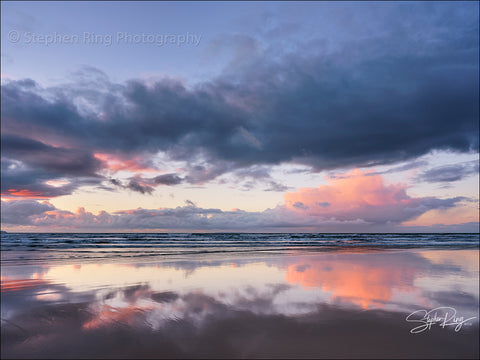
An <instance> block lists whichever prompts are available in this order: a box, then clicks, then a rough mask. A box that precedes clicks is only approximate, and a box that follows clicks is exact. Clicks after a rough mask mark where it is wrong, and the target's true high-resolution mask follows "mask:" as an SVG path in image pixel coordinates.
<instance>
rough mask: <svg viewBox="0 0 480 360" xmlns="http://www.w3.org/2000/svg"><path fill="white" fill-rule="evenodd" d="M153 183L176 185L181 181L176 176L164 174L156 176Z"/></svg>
mask: <svg viewBox="0 0 480 360" xmlns="http://www.w3.org/2000/svg"><path fill="white" fill-rule="evenodd" d="M153 181H154V182H155V183H156V184H161V185H178V184H180V183H182V181H183V179H182V178H181V177H180V176H178V175H176V174H164V175H158V176H156V177H155V178H154V179H153Z"/></svg>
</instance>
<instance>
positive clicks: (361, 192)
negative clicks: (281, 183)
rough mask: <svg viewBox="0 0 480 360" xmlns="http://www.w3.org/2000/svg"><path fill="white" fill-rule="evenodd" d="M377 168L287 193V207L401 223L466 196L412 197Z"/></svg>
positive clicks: (328, 216)
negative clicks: (383, 176)
mask: <svg viewBox="0 0 480 360" xmlns="http://www.w3.org/2000/svg"><path fill="white" fill-rule="evenodd" d="M373 173H374V171H365V172H361V171H360V170H354V171H353V172H351V173H348V174H345V175H344V176H342V177H340V178H333V179H332V178H330V179H329V181H328V184H327V185H320V186H319V187H318V188H301V189H300V190H299V191H298V192H294V193H287V194H285V195H284V199H285V205H286V207H287V209H291V210H292V211H296V212H300V213H302V214H304V215H307V216H316V217H318V218H323V219H336V220H356V219H362V220H364V221H366V222H369V223H383V224H385V223H388V222H394V223H401V222H403V221H406V220H409V219H413V218H416V217H418V216H419V215H421V214H423V213H425V212H426V211H428V210H430V209H439V208H443V209H446V208H451V207H454V206H455V205H456V204H457V203H458V202H460V201H462V200H464V198H461V197H457V198H450V199H437V198H433V197H424V198H412V197H410V196H409V195H407V193H406V187H405V186H404V185H401V184H397V185H388V186H387V185H385V184H384V181H383V178H382V177H381V176H380V175H374V174H373Z"/></svg>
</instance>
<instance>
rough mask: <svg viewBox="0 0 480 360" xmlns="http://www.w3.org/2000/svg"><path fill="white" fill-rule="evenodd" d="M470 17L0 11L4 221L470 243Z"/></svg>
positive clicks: (26, 226) (413, 8)
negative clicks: (431, 236) (413, 235)
mask: <svg viewBox="0 0 480 360" xmlns="http://www.w3.org/2000/svg"><path fill="white" fill-rule="evenodd" d="M478 7H479V4H478V2H459V1H456V2H448V1H439V2H435V1H428V2H342V1H332V2H329V1H318V2H298V1H295V2H287V1H282V2H274V1H270V2H250V1H248V2H220V1H219V2H167V1H161V2H153V1H151V2H141V1H136V2H127V1H123V2H114V1H108V2H87V1H85V2H42V1H35V2H28V1H21V2H15V1H8V2H2V3H1V20H2V21H1V34H2V37H1V105H2V107H1V201H2V202H1V227H2V230H6V231H12V232H193V231H195V232H197V231H198V232H217V231H228V232H478V229H479V165H478V164H479V125H478V118H479V93H478V88H479V83H478V82H479V45H478V44H479V28H478V24H479V16H478V13H479V8H478Z"/></svg>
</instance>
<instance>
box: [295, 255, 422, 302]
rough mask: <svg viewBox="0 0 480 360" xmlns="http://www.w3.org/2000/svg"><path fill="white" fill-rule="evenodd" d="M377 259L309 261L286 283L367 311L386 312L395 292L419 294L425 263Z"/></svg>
mask: <svg viewBox="0 0 480 360" xmlns="http://www.w3.org/2000/svg"><path fill="white" fill-rule="evenodd" d="M375 255H376V254H343V255H340V256H339V255H330V256H324V257H315V258H308V257H306V258H303V259H301V260H300V262H299V263H295V264H291V265H289V266H288V268H287V273H286V280H287V281H288V282H289V283H292V284H300V285H302V286H303V287H304V288H321V290H322V291H324V292H330V293H331V294H332V295H331V300H332V301H334V302H335V301H340V302H350V303H353V304H356V305H359V306H361V307H362V308H363V309H368V308H383V307H384V306H385V304H386V303H389V302H390V301H391V300H392V297H393V292H394V290H398V291H402V292H409V293H411V292H418V289H416V288H415V286H414V280H415V277H416V276H417V275H418V274H419V273H421V272H422V271H423V270H424V269H425V266H426V264H425V261H424V262H422V261H418V259H413V258H411V255H410V254H408V253H398V254H389V255H388V256H387V255H383V256H382V257H379V256H375ZM417 300H418V301H422V299H420V298H418V299H417Z"/></svg>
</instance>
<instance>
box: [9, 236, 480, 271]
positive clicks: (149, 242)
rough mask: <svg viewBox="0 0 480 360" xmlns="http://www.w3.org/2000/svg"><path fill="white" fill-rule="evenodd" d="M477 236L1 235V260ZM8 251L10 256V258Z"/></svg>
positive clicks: (453, 241)
mask: <svg viewBox="0 0 480 360" xmlns="http://www.w3.org/2000/svg"><path fill="white" fill-rule="evenodd" d="M479 243H480V237H479V234H478V233H435V234H433V233H429V234H425V233H409V234H405V233H402V234H392V233H388V234H379V233H372V234H367V233H359V234H355V233H348V234H322V233H317V234H315V233H3V234H2V236H1V251H2V262H3V264H4V265H5V264H7V263H8V262H12V261H15V262H16V263H18V262H22V261H25V262H36V261H46V260H48V261H49V262H51V261H72V260H74V261H82V262H84V261H95V260H100V259H102V260H105V259H107V260H140V258H144V259H148V258H149V257H158V256H160V257H164V258H165V257H175V256H182V255H197V257H201V256H205V255H214V254H229V253H251V252H254V253H260V252H262V253H265V254H269V253H271V254H277V253H278V252H299V251H329V250H342V249H349V250H352V249H369V250H375V249H378V250H381V249H408V248H429V249H434V248H439V249H452V248H458V249H475V248H479ZM9 252H12V254H13V252H14V253H15V256H9Z"/></svg>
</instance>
